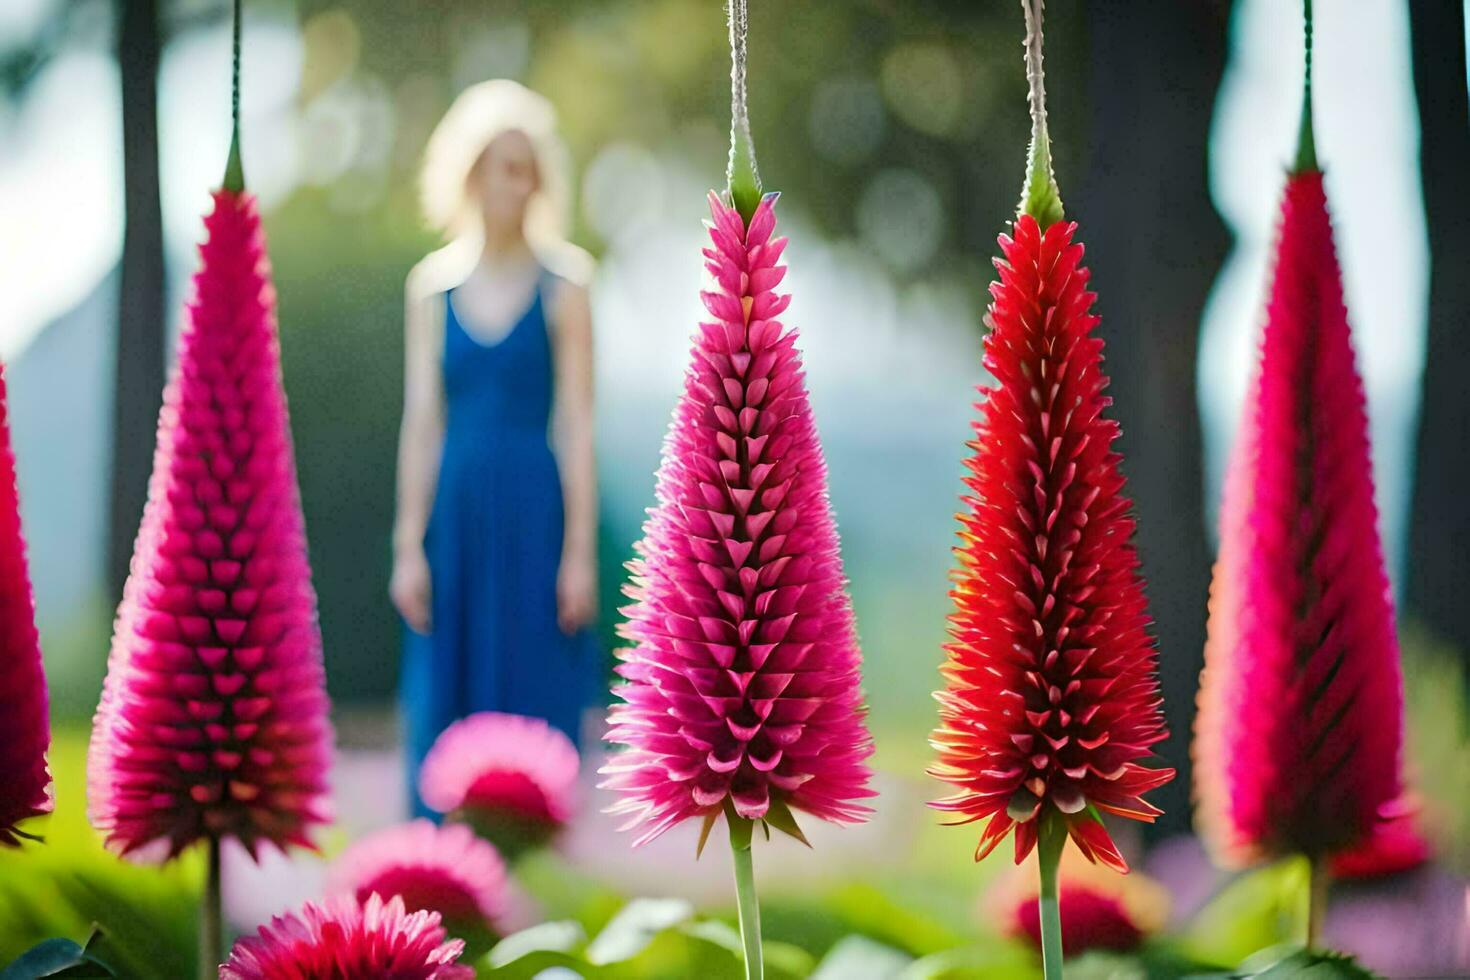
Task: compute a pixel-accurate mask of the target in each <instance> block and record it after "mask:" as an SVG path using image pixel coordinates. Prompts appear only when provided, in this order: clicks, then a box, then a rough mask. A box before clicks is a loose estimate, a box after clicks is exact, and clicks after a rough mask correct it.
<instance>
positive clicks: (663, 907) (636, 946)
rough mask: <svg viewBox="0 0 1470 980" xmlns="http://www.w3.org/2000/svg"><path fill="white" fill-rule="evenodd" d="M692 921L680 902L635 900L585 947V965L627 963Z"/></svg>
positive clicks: (691, 908)
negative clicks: (665, 933) (670, 931)
mask: <svg viewBox="0 0 1470 980" xmlns="http://www.w3.org/2000/svg"><path fill="white" fill-rule="evenodd" d="M747 822H748V821H747ZM693 917H694V906H693V905H691V904H689V903H688V902H686V901H684V900H683V899H682V898H636V899H634V900H633V901H631V902H629V903H628V904H627V905H625V906H624V907H623V910H622V911H621V912H619V913H618V914H617V915H615V916H613V920H612V921H611V922H609V923H608V924H607V926H606V928H604V929H603V930H602V931H601V932H600V933H598V934H597V938H596V939H594V940H592V942H591V943H590V944H589V945H588V947H587V962H588V963H591V964H593V965H594V966H601V965H604V964H607V963H621V962H623V961H624V960H630V959H632V958H633V957H635V956H637V955H638V954H639V953H641V952H643V950H644V949H646V948H648V944H649V943H651V942H653V940H654V938H655V937H656V936H657V935H658V934H659V933H661V932H663V931H664V930H666V929H670V928H673V927H674V926H676V925H679V924H681V923H683V922H687V921H688V920H689V919H691V918H693Z"/></svg>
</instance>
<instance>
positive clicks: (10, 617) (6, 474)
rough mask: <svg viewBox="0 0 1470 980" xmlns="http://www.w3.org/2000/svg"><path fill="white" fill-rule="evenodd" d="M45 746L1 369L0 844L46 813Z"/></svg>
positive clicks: (42, 680) (45, 717) (46, 721)
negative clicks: (31, 819)
mask: <svg viewBox="0 0 1470 980" xmlns="http://www.w3.org/2000/svg"><path fill="white" fill-rule="evenodd" d="M50 744H51V722H50V716H49V714H48V713H47V699H46V675H45V673H44V671H43V670H42V667H41V644H40V640H39V638H38V636H37V634H36V609H35V601H34V599H32V597H31V576H30V572H29V571H28V569H27V567H26V549H25V538H24V536H23V535H22V534H21V527H20V503H19V500H18V499H17V497H16V492H15V456H14V454H13V453H12V452H11V450H10V409H9V399H8V398H7V396H6V391H5V370H4V367H3V366H0V845H16V844H19V843H20V838H22V837H28V836H30V835H28V834H26V833H24V832H22V831H20V830H18V829H17V827H16V825H17V824H18V823H20V822H21V821H22V820H25V819H27V818H30V817H35V816H40V815H41V814H44V813H50V812H51V805H52V799H51V772H50V770H49V769H48V768H47V767H46V750H47V748H48V747H49V746H50Z"/></svg>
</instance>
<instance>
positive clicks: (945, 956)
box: [899, 943, 1041, 980]
mask: <svg viewBox="0 0 1470 980" xmlns="http://www.w3.org/2000/svg"><path fill="white" fill-rule="evenodd" d="M1040 973H1041V960H1040V959H1039V958H1038V957H1037V956H1036V955H1035V954H1033V953H1032V952H1031V951H1030V950H1027V949H1023V948H1022V947H1021V946H1020V945H1019V944H1016V943H1007V944H1005V945H1004V946H969V947H963V948H960V949H947V950H945V951H944V952H942V953H932V954H930V955H929V956H925V957H923V958H922V959H918V960H915V961H914V962H913V963H911V964H909V967H908V969H906V970H904V971H903V973H902V974H900V975H899V976H900V980H1035V978H1036V977H1037V976H1039V975H1040Z"/></svg>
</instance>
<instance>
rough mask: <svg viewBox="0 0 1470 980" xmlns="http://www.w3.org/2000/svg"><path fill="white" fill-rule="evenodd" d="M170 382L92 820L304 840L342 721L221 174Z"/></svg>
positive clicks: (270, 350) (252, 260)
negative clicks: (337, 722) (331, 710)
mask: <svg viewBox="0 0 1470 980" xmlns="http://www.w3.org/2000/svg"><path fill="white" fill-rule="evenodd" d="M214 202H215V206H214V211H213V212H212V213H211V214H210V215H209V216H208V217H207V218H206V219H205V227H206V229H207V237H206V240H205V242H204V244H203V246H202V247H201V249H200V253H201V257H202V260H203V262H202V266H201V268H200V270H199V272H198V273H197V274H196V275H195V277H194V299H193V302H192V303H191V304H190V305H189V307H188V311H187V312H188V315H187V317H186V322H185V325H184V328H183V332H182V334H181V335H180V338H179V347H178V365H177V367H176V368H175V370H174V372H173V375H172V378H171V380H170V381H169V385H168V388H167V390H166V391H165V393H164V407H163V411H162V412H161V414H160V417H159V427H158V449H157V452H156V455H155V457H154V464H153V467H154V468H153V478H152V481H151V484H150V486H149V494H148V503H147V507H146V509H145V511H144V515H143V524H142V527H141V529H140V530H139V532H138V543H137V547H136V550H135V551H134V554H133V562H132V571H131V574H130V576H129V578H128V583H127V587H126V589H125V591H124V594H123V601H122V606H121V607H120V608H119V610H118V615H117V626H116V631H115V634H114V637H113V644H112V653H111V656H110V657H109V660H108V672H107V681H106V684H105V686H104V688H103V693H102V702H101V704H100V706H99V707H98V709H97V718H96V723H95V725H94V728H93V732H92V743H91V753H90V757H89V759H88V795H89V803H90V810H91V818H92V822H93V824H94V825H95V826H96V827H97V828H98V829H99V830H100V831H102V832H103V833H104V834H105V835H106V836H107V839H108V842H109V844H110V845H112V846H114V847H116V848H118V849H119V850H121V851H123V852H128V851H132V850H135V849H137V848H139V847H142V846H143V845H145V844H148V843H150V842H152V841H156V840H159V839H163V840H166V841H167V842H168V845H167V846H168V850H169V852H170V853H171V854H174V853H178V852H179V851H180V850H182V849H183V848H185V847H187V846H188V845H189V844H190V843H192V842H194V841H196V840H200V839H210V840H216V841H217V840H218V839H220V838H222V837H227V836H228V837H235V838H237V839H239V841H240V842H241V843H242V844H244V845H245V847H246V848H248V849H250V850H251V851H254V849H255V848H256V846H257V845H258V844H259V843H260V842H261V841H271V842H273V843H276V844H278V845H286V844H288V843H295V844H303V845H308V846H309V845H310V839H309V836H308V833H309V830H310V828H311V826H312V825H313V824H316V823H320V822H322V821H324V820H325V819H326V818H327V814H326V810H327V798H326V792H327V787H326V773H327V766H328V763H329V761H330V755H331V730H330V726H329V723H328V721H327V697H326V692H325V690H324V677H323V670H322V658H321V639H320V635H319V633H318V630H317V620H316V598H315V595H314V593H313V591H312V587H311V572H310V568H309V567H308V565H307V560H306V539H305V533H304V529H303V523H302V516H301V504H300V500H299V496H298V493H297V489H296V471H295V462H294V460H293V457H292V449H291V433H290V428H289V425H288V420H287V415H286V400H285V393H284V391H283V389H282V386H281V368H280V349H279V343H278V340H277V336H276V322H275V311H274V306H275V293H274V290H273V288H272V286H271V284H270V267H269V263H268V260H267V259H266V255H265V241H264V237H263V234H262V231H261V227H260V217H259V214H258V212H257V210H256V204H255V200H254V198H253V197H252V196H251V195H249V194H246V193H243V192H236V191H229V190H222V191H219V192H217V193H216V194H215V195H214Z"/></svg>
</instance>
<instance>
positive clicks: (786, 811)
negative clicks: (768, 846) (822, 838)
mask: <svg viewBox="0 0 1470 980" xmlns="http://www.w3.org/2000/svg"><path fill="white" fill-rule="evenodd" d="M765 822H766V825H767V826H768V827H775V828H776V829H777V830H779V831H781V833H783V834H785V835H786V836H787V837H795V838H796V839H797V840H799V841H801V842H802V843H803V844H805V845H806V846H807V847H811V846H812V844H811V841H809V840H807V839H806V834H803V833H802V832H801V827H800V826H799V825H798V824H797V822H796V815H795V814H794V813H792V812H791V807H789V806H787V805H786V801H785V800H783V799H780V798H779V797H778V798H774V799H772V800H771V806H770V808H769V809H768V810H766V821H765ZM767 833H769V831H767Z"/></svg>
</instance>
